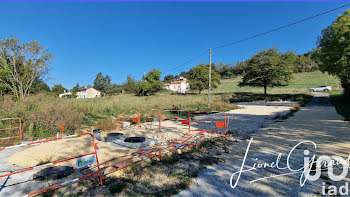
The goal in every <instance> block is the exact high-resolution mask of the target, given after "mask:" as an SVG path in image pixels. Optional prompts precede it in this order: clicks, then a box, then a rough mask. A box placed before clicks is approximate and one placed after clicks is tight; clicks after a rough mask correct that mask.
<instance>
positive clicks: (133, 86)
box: [122, 75, 138, 94]
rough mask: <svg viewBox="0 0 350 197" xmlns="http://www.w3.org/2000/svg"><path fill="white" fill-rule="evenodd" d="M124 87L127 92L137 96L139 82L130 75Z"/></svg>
mask: <svg viewBox="0 0 350 197" xmlns="http://www.w3.org/2000/svg"><path fill="white" fill-rule="evenodd" d="M122 87H123V90H124V91H125V92H127V93H134V94H135V93H136V92H137V90H138V82H137V81H136V80H135V78H133V77H132V76H131V75H128V76H127V77H126V82H125V83H124V84H123V85H122Z"/></svg>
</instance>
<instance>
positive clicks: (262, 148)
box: [177, 93, 350, 196]
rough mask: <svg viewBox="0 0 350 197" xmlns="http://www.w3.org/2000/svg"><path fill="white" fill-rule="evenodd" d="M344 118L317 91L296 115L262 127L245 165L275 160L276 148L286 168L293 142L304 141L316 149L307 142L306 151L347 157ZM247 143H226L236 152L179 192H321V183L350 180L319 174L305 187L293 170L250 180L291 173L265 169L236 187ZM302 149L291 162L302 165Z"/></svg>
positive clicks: (251, 173) (245, 176)
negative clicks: (335, 178)
mask: <svg viewBox="0 0 350 197" xmlns="http://www.w3.org/2000/svg"><path fill="white" fill-rule="evenodd" d="M343 120H344V118H343V117H342V116H340V115H338V114H337V113H336V110H335V108H334V107H333V106H331V105H330V102H329V99H328V94H324V93H316V94H315V97H314V99H313V101H312V102H311V103H310V104H309V105H308V106H306V107H304V108H302V109H301V110H300V111H299V112H296V113H295V114H294V116H292V117H290V118H288V119H287V120H285V121H278V122H275V123H273V124H271V125H269V126H267V127H265V128H261V129H259V130H258V132H256V133H254V134H253V135H252V137H253V138H254V139H253V142H252V144H251V146H250V149H249V153H248V156H247V160H246V165H245V166H244V169H248V168H249V166H252V165H253V163H254V162H255V161H256V158H258V161H260V162H262V163H263V162H268V163H271V162H273V161H276V155H277V154H278V153H282V154H283V155H282V160H281V166H282V167H284V166H285V165H286V164H285V163H286V162H283V161H284V160H285V157H286V155H287V154H288V153H289V151H290V150H291V149H292V147H294V146H295V145H296V144H298V143H299V142H301V141H304V140H311V141H313V142H314V143H316V144H317V149H316V150H314V149H311V147H303V148H302V150H303V149H305V148H308V149H309V150H310V149H311V150H312V153H314V154H316V155H317V156H320V155H329V156H330V155H337V156H341V157H343V158H344V159H347V158H348V156H349V150H350V143H349V142H350V135H349V134H350V125H349V124H348V123H347V122H345V121H343ZM230 125H231V124H230ZM247 145H248V141H247V140H246V141H241V142H239V143H236V144H233V145H231V146H230V147H228V148H229V150H230V152H231V153H232V154H231V155H230V156H228V157H226V158H225V161H226V162H225V163H224V164H218V165H213V166H210V167H209V168H208V169H206V170H204V171H202V172H201V173H200V174H199V176H198V177H197V178H196V179H194V181H193V182H192V184H191V186H190V188H188V189H186V190H184V191H182V192H180V193H179V194H178V195H177V196H319V195H320V194H321V191H322V182H325V184H326V185H327V187H328V185H336V186H340V185H344V184H345V182H348V181H349V180H350V179H349V175H348V176H347V178H346V179H345V180H343V181H338V182H334V181H331V180H329V179H327V177H326V178H322V177H321V178H320V179H318V180H317V181H315V182H310V181H308V182H307V183H306V184H305V185H304V187H301V186H300V185H299V179H300V174H294V175H288V176H277V177H274V178H271V179H264V180H261V181H257V182H252V183H251V182H250V181H251V180H256V179H258V178H262V177H267V176H271V175H279V174H282V173H287V172H290V171H287V172H286V171H283V170H276V169H271V168H262V169H259V170H252V171H248V172H245V173H243V174H242V177H241V178H240V181H239V183H238V185H237V187H236V188H234V189H233V188H231V187H230V177H231V175H232V174H233V173H235V172H237V171H238V170H239V169H240V167H241V165H242V160H243V158H244V154H245V151H246V149H247ZM302 150H297V152H296V154H295V158H293V159H291V164H292V165H295V166H298V165H300V166H301V165H303V163H302V161H303V152H301V151H302ZM283 165H284V166H283ZM336 174H337V173H336ZM233 180H234V181H235V180H236V178H235V179H233Z"/></svg>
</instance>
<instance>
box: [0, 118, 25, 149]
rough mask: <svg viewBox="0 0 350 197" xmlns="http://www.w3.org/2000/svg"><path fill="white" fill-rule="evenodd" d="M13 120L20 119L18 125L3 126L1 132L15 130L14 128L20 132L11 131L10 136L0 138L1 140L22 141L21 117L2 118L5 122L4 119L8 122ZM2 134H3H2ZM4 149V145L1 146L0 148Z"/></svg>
mask: <svg viewBox="0 0 350 197" xmlns="http://www.w3.org/2000/svg"><path fill="white" fill-rule="evenodd" d="M11 120H15V121H16V122H17V121H18V126H15V127H13V126H11V127H5V128H1V129H0V132H6V131H14V130H18V132H15V133H11V132H9V133H8V136H6V137H2V138H0V142H1V141H4V140H11V139H19V142H20V143H21V142H22V122H21V119H20V118H2V119H0V121H1V122H4V121H7V122H8V121H11ZM0 136H2V135H1V134H0ZM0 146H2V145H1V143H0ZM2 149H3V147H0V150H2Z"/></svg>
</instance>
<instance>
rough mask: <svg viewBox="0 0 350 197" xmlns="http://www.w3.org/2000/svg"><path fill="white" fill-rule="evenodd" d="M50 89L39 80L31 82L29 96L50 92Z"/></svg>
mask: <svg viewBox="0 0 350 197" xmlns="http://www.w3.org/2000/svg"><path fill="white" fill-rule="evenodd" d="M50 91H51V90H50V87H49V86H48V85H47V84H46V83H45V82H44V81H43V80H42V79H40V78H37V79H35V80H34V81H33V85H32V87H31V88H30V93H31V94H36V93H45V92H50Z"/></svg>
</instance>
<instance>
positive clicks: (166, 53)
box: [0, 2, 346, 89]
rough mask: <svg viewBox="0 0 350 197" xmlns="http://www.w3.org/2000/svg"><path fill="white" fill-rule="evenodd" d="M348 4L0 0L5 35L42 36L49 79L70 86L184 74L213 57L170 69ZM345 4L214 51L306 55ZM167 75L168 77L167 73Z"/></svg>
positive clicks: (227, 56) (0, 34)
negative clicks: (103, 78) (156, 73)
mask: <svg viewBox="0 0 350 197" xmlns="http://www.w3.org/2000/svg"><path fill="white" fill-rule="evenodd" d="M344 4H346V2H0V10H1V11H0V18H1V19H2V20H1V25H0V38H5V37H8V36H9V35H13V36H14V37H18V38H20V39H21V40H22V41H24V42H28V41H31V40H38V41H39V42H40V44H41V45H43V46H45V47H46V48H47V49H48V50H49V52H50V53H51V54H53V55H54V56H55V59H54V61H53V63H52V64H51V68H52V70H51V72H50V74H49V78H50V79H47V80H46V82H47V83H48V84H49V85H50V86H53V85H54V84H58V83H60V84H62V85H63V86H64V87H66V88H68V89H70V88H72V87H73V86H74V85H75V84H76V83H79V84H80V85H89V84H91V85H92V84H93V80H94V78H95V76H96V74H97V73H98V72H102V73H103V74H108V75H110V76H111V78H112V82H115V83H122V82H123V81H125V79H126V76H127V75H128V74H130V75H132V76H133V77H135V78H136V79H140V78H141V77H142V75H143V73H144V72H147V71H149V70H151V69H152V68H157V69H159V70H160V71H161V72H163V73H164V74H179V73H180V72H181V71H188V70H189V69H190V68H191V67H193V66H195V65H196V64H198V63H207V62H208V56H207V55H205V56H202V57H201V58H199V59H197V60H195V61H193V62H191V63H189V64H186V65H184V66H182V67H180V68H178V69H173V68H174V67H177V66H178V65H179V64H181V63H183V62H185V61H187V60H188V59H190V58H192V57H193V56H196V55H198V54H200V53H201V52H203V51H204V50H206V49H209V48H210V47H215V46H218V45H222V44H225V43H228V42H233V41H236V40H239V39H242V38H245V37H248V36H250V35H254V34H257V33H261V32H264V31H267V30H270V29H272V28H275V27H278V26H281V25H285V24H288V23H291V22H294V21H296V20H300V19H303V18H305V17H309V16H312V15H315V14H318V13H320V12H323V11H326V10H329V9H332V8H335V7H338V6H341V5H344ZM344 11H345V9H341V10H337V11H335V12H332V13H329V14H326V15H324V16H321V17H319V18H316V19H313V20H310V21H307V22H304V23H301V24H298V25H296V26H292V27H289V28H286V29H284V30H281V31H278V32H274V33H271V34H268V35H265V36H262V37H259V38H256V39H252V40H249V41H246V42H243V43H240V44H237V45H234V46H230V47H227V48H222V49H218V50H215V51H213V62H221V61H222V62H225V63H229V62H231V63H232V62H237V61H241V60H245V59H248V58H249V57H251V56H252V55H253V54H254V53H256V52H257V51H259V50H261V49H265V48H269V47H280V49H281V51H286V50H292V51H294V52H296V53H305V52H307V51H309V50H311V49H312V48H314V47H315V46H316V41H317V37H318V36H319V35H320V32H321V30H322V29H323V28H325V27H326V26H328V25H330V24H331V23H332V21H334V20H335V19H336V17H337V16H338V15H339V14H342V13H343V12H344ZM163 76H164V75H163Z"/></svg>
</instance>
